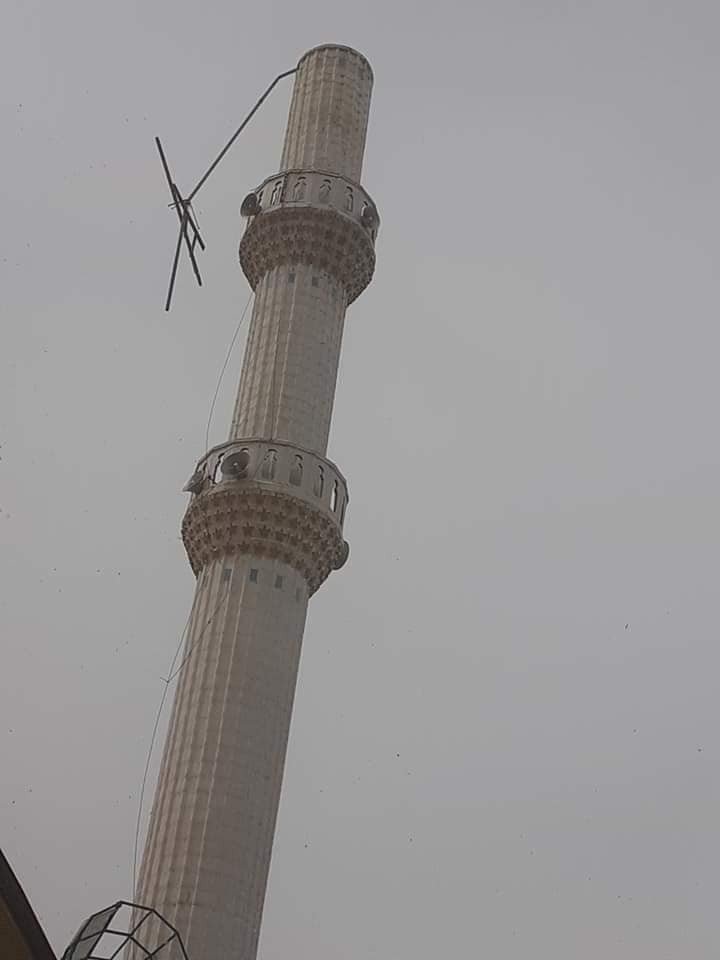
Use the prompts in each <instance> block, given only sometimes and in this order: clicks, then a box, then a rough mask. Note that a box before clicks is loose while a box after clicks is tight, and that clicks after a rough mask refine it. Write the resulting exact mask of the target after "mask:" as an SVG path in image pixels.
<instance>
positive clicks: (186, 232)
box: [155, 67, 297, 311]
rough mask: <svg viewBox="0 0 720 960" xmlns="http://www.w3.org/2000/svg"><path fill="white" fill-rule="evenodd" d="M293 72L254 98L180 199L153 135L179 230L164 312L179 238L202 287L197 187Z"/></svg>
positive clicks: (174, 273)
mask: <svg viewBox="0 0 720 960" xmlns="http://www.w3.org/2000/svg"><path fill="white" fill-rule="evenodd" d="M293 73H297V67H294V68H293V69H292V70H286V71H285V72H284V73H279V74H278V75H277V77H275V79H274V80H273V82H272V83H271V84H270V86H269V87H268V88H267V90H266V91H265V93H263V95H262V96H261V97H260V99H259V100H258V101H257V103H256V104H255V106H254V107H253V108H252V110H251V111H250V113H248V115H247V116H246V117H245V119H244V120H243V122H242V123H241V124H240V126H239V127H238V128H237V130H236V131H235V133H234V134H233V135H232V136H231V137H230V139H229V140H228V142H227V143H226V144H225V146H224V147H223V148H222V150H221V151H220V153H219V154H218V155H217V157H215V159H214V160H213V162H212V163H211V164H210V166H209V167H208V169H207V170H206V172H205V173H204V174H203V175H202V177H200V179H199V180H198V182H197V184H196V185H195V187H194V188H193V190H192V191H191V192H190V193H189V194H188V195H187V197H185V198H183V196H182V194H181V193H180V190H179V189H178V187H177V185H176V184H175V181H174V180H173V178H172V175H171V173H170V167H169V166H168V162H167V159H166V157H165V151H164V150H163V148H162V144H161V143H160V138H159V137H155V144H156V146H157V148H158V153H159V154H160V162H161V163H162V166H163V170H164V172H165V178H166V180H167V182H168V187H169V188H170V196H171V197H172V203H171V204H169V206H170V207H174V208H175V210H176V212H177V215H178V219H179V221H180V229H179V232H178V238H177V243H176V245H175V254H174V256H173V262H172V269H171V271H170V283H169V285H168V292H167V298H166V300H165V310H166V311H167V310H169V309H170V302H171V300H172V295H173V290H174V289H175V278H176V276H177V271H178V264H179V262H180V251H181V249H182V245H183V241H185V246H186V247H187V251H188V256H189V257H190V263H191V264H192V268H193V272H194V273H195V279H196V280H197V282H198V286H202V278H201V276H200V270H199V268H198V265H197V260H196V259H195V247H196V246H198V247H200V249H201V250H204V249H205V243H204V242H203V238H202V237H201V236H200V230H199V228H198V225H197V223H196V221H195V217H194V214H193V209H192V202H193V199H194V198H195V197H196V196H197V194H198V192H199V191H200V188H201V187H203V186H204V185H205V183H206V181H207V180H208V178H209V177H210V174H211V173H212V172H213V171H214V170H215V168H216V167H217V165H218V164H219V163H220V161H221V160H222V158H223V157H224V156H225V154H226V153H227V152H228V150H229V149H230V147H231V146H232V145H233V144H234V143H235V141H236V140H237V138H238V137H239V136H240V134H241V133H242V132H243V130H244V129H245V127H246V126H247V125H248V123H250V121H251V120H252V118H253V117H254V116H255V114H256V113H257V111H258V110H259V109H260V107H261V106H262V104H263V102H264V101H265V99H266V98H267V97H268V96H269V95H270V93H272V91H273V89H274V88H275V86H276V85H277V84H278V83H279V82H280V81H281V80H284V78H285V77H289V76H291V75H292V74H293Z"/></svg>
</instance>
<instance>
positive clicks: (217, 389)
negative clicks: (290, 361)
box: [205, 290, 253, 451]
mask: <svg viewBox="0 0 720 960" xmlns="http://www.w3.org/2000/svg"><path fill="white" fill-rule="evenodd" d="M252 298H253V291H252V290H251V291H250V296H249V297H248V298H247V303H246V304H245V307H244V309H243V312H242V313H241V315H240V319H239V320H238V323H237V326H236V327H235V333H234V334H233V336H232V340H231V341H230V346H229V347H228V350H227V354H226V355H225V362H224V363H223V365H222V369H221V370H220V376H219V377H218V381H217V384H216V386H215V393H214V394H213V398H212V403H211V404H210V413H209V414H208V419H207V426H206V428H205V450H206V451H207V449H208V447H209V445H210V425H211V423H212V418H213V413H214V412H215V404H216V403H217V398H218V394H219V393H220V386H221V384H222V380H223V377H224V376H225V371H226V370H227V365H228V363H229V362H230V356H231V354H232V351H233V347H234V346H235V341H236V340H237V337H238V334H239V333H240V327H241V326H242V324H243V320H244V319H245V315H246V314H247V312H248V307H249V306H250V301H251V300H252Z"/></svg>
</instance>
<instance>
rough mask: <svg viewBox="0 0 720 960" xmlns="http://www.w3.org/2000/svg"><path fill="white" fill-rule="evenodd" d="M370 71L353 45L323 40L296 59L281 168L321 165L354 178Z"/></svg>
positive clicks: (366, 111)
mask: <svg viewBox="0 0 720 960" xmlns="http://www.w3.org/2000/svg"><path fill="white" fill-rule="evenodd" d="M372 85H373V75H372V70H371V69H370V64H369V63H368V62H367V60H366V59H365V57H363V56H362V55H361V54H359V53H358V52H357V51H356V50H351V49H349V48H348V47H339V46H324V47H317V48H316V49H315V50H310V51H309V52H308V53H307V54H305V56H304V57H303V58H302V60H301V61H300V64H299V67H298V73H297V76H296V78H295V86H294V88H293V96H292V102H291V104H290V116H289V119H288V125H287V131H286V134H285V146H284V148H283V155H282V164H281V169H282V170H291V169H294V168H297V167H300V168H302V169H304V170H327V171H331V172H333V173H338V174H341V175H342V176H345V177H350V179H351V180H355V181H357V182H359V181H360V174H361V172H362V161H363V153H364V151H365V136H366V134H367V124H368V114H369V111H370V96H371V94H372Z"/></svg>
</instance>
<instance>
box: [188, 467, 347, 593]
mask: <svg viewBox="0 0 720 960" xmlns="http://www.w3.org/2000/svg"><path fill="white" fill-rule="evenodd" d="M182 537H183V543H184V544H185V550H186V551H187V555H188V560H189V561H190V566H191V567H192V569H193V572H194V573H195V575H196V576H197V574H199V572H200V571H201V570H202V568H203V567H204V566H205V564H207V563H209V562H210V561H211V560H214V559H216V558H217V557H221V556H231V555H232V554H236V553H247V554H250V555H252V556H254V557H268V558H270V559H276V560H281V561H282V562H283V563H287V564H288V565H289V566H291V567H294V568H295V569H296V570H297V571H298V572H299V573H300V574H301V575H302V576H304V577H305V579H306V580H307V584H308V591H309V593H310V594H313V593H315V591H316V590H317V589H318V587H319V586H320V585H321V584H322V583H323V582H324V581H325V580H326V579H327V577H328V576H329V575H330V573H331V571H332V570H338V569H339V568H340V567H341V566H342V565H343V564H344V563H345V561H346V560H347V556H348V551H349V548H348V545H347V543H346V542H345V540H343V538H342V534H341V532H340V531H339V529H338V527H337V524H335V523H333V521H332V519H331V518H330V517H329V516H328V515H327V513H326V512H324V511H322V510H320V509H318V508H317V507H313V506H311V505H310V504H309V503H307V502H306V501H305V500H301V499H300V498H299V497H296V496H293V495H292V494H290V493H284V492H280V491H279V490H277V489H272V488H270V487H267V486H263V485H262V484H260V483H257V482H255V481H252V480H251V481H245V482H242V481H235V482H224V483H220V484H218V485H216V486H215V487H213V488H212V489H210V490H208V491H207V492H205V493H202V494H200V495H199V496H195V497H193V499H192V500H191V502H190V506H189V507H188V509H187V511H186V513H185V516H184V518H183V523H182Z"/></svg>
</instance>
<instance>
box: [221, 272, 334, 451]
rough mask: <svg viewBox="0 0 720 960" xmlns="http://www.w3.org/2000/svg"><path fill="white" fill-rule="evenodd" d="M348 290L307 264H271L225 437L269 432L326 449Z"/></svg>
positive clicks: (307, 446) (259, 297)
mask: <svg viewBox="0 0 720 960" xmlns="http://www.w3.org/2000/svg"><path fill="white" fill-rule="evenodd" d="M345 306H346V304H345V292H344V290H343V288H342V285H341V284H340V283H339V282H338V281H337V280H335V279H334V278H333V277H332V276H330V275H329V274H328V273H323V272H321V271H320V270H317V269H315V268H313V267H309V266H305V265H304V264H288V265H285V266H282V267H275V268H274V269H272V270H270V271H269V272H268V273H266V274H265V276H264V277H263V278H262V280H261V281H260V283H259V285H258V288H257V292H256V295H255V304H254V308H253V316H252V321H251V323H250V331H249V334H248V339H247V344H246V347H245V359H244V362H243V371H242V378H241V380H240V389H239V391H238V396H237V401H236V403H235V410H234V412H233V418H232V426H231V428H230V439H231V440H235V439H238V438H241V437H273V438H274V439H277V440H288V441H289V442H290V443H294V444H297V446H299V447H305V449H307V450H313V451H314V452H316V453H319V454H321V455H323V454H324V453H325V451H326V449H327V441H328V434H329V432H330V418H331V416H332V408H333V400H334V399H335V382H336V380H337V370H338V363H339V361H340V347H341V344H342V334H343V325H344V322H345Z"/></svg>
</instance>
